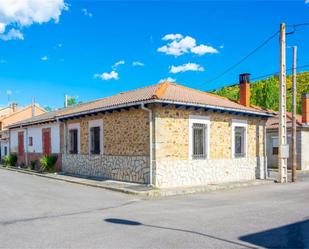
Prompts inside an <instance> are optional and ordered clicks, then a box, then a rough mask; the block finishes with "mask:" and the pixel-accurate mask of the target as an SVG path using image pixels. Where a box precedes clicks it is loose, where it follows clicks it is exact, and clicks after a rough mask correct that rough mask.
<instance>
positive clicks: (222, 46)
mask: <svg viewBox="0 0 309 249" xmlns="http://www.w3.org/2000/svg"><path fill="white" fill-rule="evenodd" d="M308 1H309V0H308ZM219 48H221V49H222V48H224V45H223V44H222V45H220V47H219Z"/></svg>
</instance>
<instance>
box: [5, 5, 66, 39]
mask: <svg viewBox="0 0 309 249" xmlns="http://www.w3.org/2000/svg"><path fill="white" fill-rule="evenodd" d="M63 10H68V4H66V3H65V2H64V0H50V1H47V0H45V1H42V0H0V33H1V38H0V39H2V40H5V41H8V40H12V39H20V40H23V34H22V33H21V31H20V29H21V28H23V27H27V26H30V25H32V24H33V23H39V24H42V23H46V22H49V21H50V20H54V21H55V22H56V23H57V22H59V17H60V15H61V13H62V11H63ZM12 27H15V28H16V27H18V30H17V29H14V28H12Z"/></svg>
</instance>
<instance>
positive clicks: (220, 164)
mask: <svg viewBox="0 0 309 249" xmlns="http://www.w3.org/2000/svg"><path fill="white" fill-rule="evenodd" d="M248 77H249V76H248V75H247V74H244V75H241V77H240V79H241V82H240V85H241V87H240V91H241V94H240V96H241V98H240V103H237V102H234V101H231V100H229V99H227V98H223V97H219V96H217V95H214V94H210V93H205V92H201V91H198V90H194V89H191V88H188V87H184V86H181V85H178V84H175V83H169V82H163V83H159V84H156V85H152V86H148V87H144V88H140V89H136V90H133V91H128V92H124V93H119V94H117V95H114V96H111V97H107V98H103V99H99V100H96V101H92V102H89V103H84V104H80V105H77V106H74V107H71V108H64V109H61V110H58V111H56V112H52V113H49V114H48V116H49V119H48V120H47V119H46V115H47V114H44V115H41V117H37V118H36V119H30V120H27V122H23V123H19V124H15V125H14V126H11V132H17V131H18V129H25V128H27V127H34V126H41V125H42V124H41V123H40V122H43V123H44V122H46V121H48V122H50V124H58V127H59V135H60V137H59V138H54V136H51V139H52V140H53V139H55V140H57V141H58V142H59V147H60V153H61V155H62V158H61V159H62V171H64V172H67V173H72V174H78V175H86V176H98V177H104V178H108V179H114V180H121V181H130V182H138V183H147V184H152V185H154V186H156V187H176V186H194V185H203V184H212V183H220V182H230V181H246V180H253V179H256V178H264V177H265V164H266V157H265V145H264V143H265V139H264V138H265V136H264V135H265V125H266V120H267V118H268V117H269V116H270V114H268V113H266V112H265V111H263V110H261V109H259V108H255V107H252V106H250V103H249V99H250V84H249V79H248ZM46 125H47V124H46ZM33 142H35V141H33ZM58 142H57V143H58ZM13 147H14V146H13V144H12V146H11V149H12V152H17V151H16V150H13ZM15 147H16V145H15ZM17 147H18V146H17Z"/></svg>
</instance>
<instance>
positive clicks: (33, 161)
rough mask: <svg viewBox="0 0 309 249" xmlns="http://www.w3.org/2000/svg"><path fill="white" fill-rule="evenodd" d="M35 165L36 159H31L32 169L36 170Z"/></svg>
mask: <svg viewBox="0 0 309 249" xmlns="http://www.w3.org/2000/svg"><path fill="white" fill-rule="evenodd" d="M35 166H36V161H35V160H31V161H30V169H31V170H35Z"/></svg>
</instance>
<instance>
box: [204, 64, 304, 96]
mask: <svg viewBox="0 0 309 249" xmlns="http://www.w3.org/2000/svg"><path fill="white" fill-rule="evenodd" d="M307 67H308V68H309V64H305V65H302V66H298V67H296V69H302V68H307ZM292 70H293V68H288V69H287V70H286V71H292ZM276 74H279V72H274V73H269V74H264V75H259V76H256V77H254V78H251V80H262V79H265V78H267V77H271V76H274V75H276ZM237 85H239V82H237V83H233V84H229V85H224V86H222V87H221V88H224V87H233V86H237ZM215 90H216V89H214V90H210V91H211V92H212V91H215Z"/></svg>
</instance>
